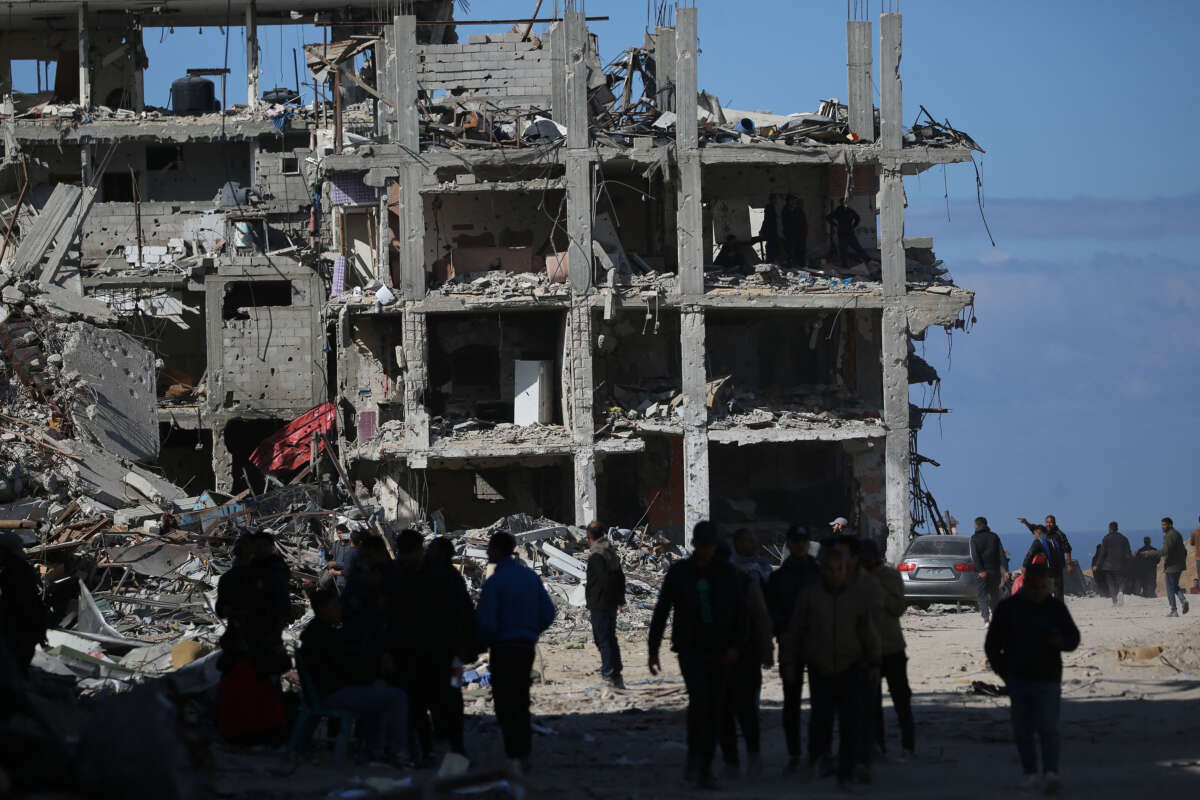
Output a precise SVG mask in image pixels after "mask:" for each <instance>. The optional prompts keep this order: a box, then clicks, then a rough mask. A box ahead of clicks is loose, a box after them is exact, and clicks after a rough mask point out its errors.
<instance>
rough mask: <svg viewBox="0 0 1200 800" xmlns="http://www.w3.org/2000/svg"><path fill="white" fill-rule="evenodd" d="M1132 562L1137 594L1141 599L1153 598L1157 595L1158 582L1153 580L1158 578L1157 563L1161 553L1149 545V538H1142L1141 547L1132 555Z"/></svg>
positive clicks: (1160, 558)
mask: <svg viewBox="0 0 1200 800" xmlns="http://www.w3.org/2000/svg"><path fill="white" fill-rule="evenodd" d="M1134 560H1135V562H1136V566H1135V567H1134V577H1135V579H1136V581H1137V584H1136V585H1137V592H1138V594H1140V595H1141V596H1142V597H1154V596H1155V595H1156V594H1158V586H1156V585H1155V584H1157V583H1158V581H1157V580H1155V579H1156V578H1157V577H1158V562H1159V561H1161V560H1162V553H1160V552H1158V548H1156V547H1155V546H1154V545H1152V544H1150V537H1149V536H1146V537H1143V538H1142V546H1141V547H1139V548H1138V551H1137V553H1135V554H1134Z"/></svg>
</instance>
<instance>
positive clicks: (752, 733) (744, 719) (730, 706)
mask: <svg viewBox="0 0 1200 800" xmlns="http://www.w3.org/2000/svg"><path fill="white" fill-rule="evenodd" d="M761 691H762V666H761V665H760V664H759V662H758V660H757V659H756V658H755V657H754V654H743V655H742V657H741V658H739V659H738V662H737V663H736V664H735V665H734V667H733V671H732V674H731V676H730V680H729V686H728V687H727V689H726V701H725V707H724V708H723V709H722V711H721V756H722V758H723V759H724V760H725V763H726V764H737V763H738V744H737V729H738V726H741V729H742V736H743V737H744V738H745V740H746V755H747V756H756V755H758V753H759V751H760V749H761V745H760V742H761V729H760V727H759V723H758V696H759V692H761Z"/></svg>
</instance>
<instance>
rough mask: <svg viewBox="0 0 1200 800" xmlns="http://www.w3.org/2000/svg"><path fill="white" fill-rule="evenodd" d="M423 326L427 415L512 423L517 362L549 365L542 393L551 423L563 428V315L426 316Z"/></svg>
mask: <svg viewBox="0 0 1200 800" xmlns="http://www.w3.org/2000/svg"><path fill="white" fill-rule="evenodd" d="M426 326H427V330H428V332H429V334H428V341H429V411H430V414H431V415H434V416H444V417H447V418H450V419H455V418H465V417H478V418H479V419H483V420H489V421H492V422H512V421H513V413H514V403H513V401H514V397H515V394H516V362H517V361H548V362H551V363H552V364H553V370H552V371H551V374H550V376H549V378H550V379H549V380H548V381H547V382H546V385H544V386H543V387H542V389H541V390H542V391H546V392H549V393H552V395H553V396H552V398H551V400H550V402H551V403H552V409H551V413H552V418H551V423H552V424H555V425H561V424H563V411H562V397H563V387H562V374H563V361H562V350H563V335H564V330H565V327H566V312H565V311H559V310H556V311H505V312H499V311H497V312H493V313H486V314H429V315H428V317H427V319H426Z"/></svg>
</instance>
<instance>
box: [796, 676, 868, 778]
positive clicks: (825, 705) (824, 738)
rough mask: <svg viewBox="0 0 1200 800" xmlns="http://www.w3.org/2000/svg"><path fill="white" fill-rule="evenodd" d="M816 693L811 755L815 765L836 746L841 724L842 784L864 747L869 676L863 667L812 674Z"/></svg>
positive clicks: (839, 770)
mask: <svg viewBox="0 0 1200 800" xmlns="http://www.w3.org/2000/svg"><path fill="white" fill-rule="evenodd" d="M808 680H809V687H810V691H811V692H812V716H811V718H810V720H809V726H808V758H809V762H810V763H813V764H815V763H816V762H817V761H818V760H819V759H820V758H822V757H823V756H827V755H829V754H830V752H831V751H832V748H833V722H834V719H835V718H836V719H837V723H838V765H837V776H838V782H839V783H846V782H848V781H849V780H850V776H851V774H852V772H853V770H854V765H855V764H856V763H863V762H864V759H863V758H860V757H859V753H858V751H859V749H860V748H861V747H862V733H861V729H862V725H863V699H864V697H865V695H866V694H867V678H866V675H865V674H864V673H863V671H862V670H860V669H848V670H846V671H845V672H838V673H835V674H833V675H819V674H814V673H812V672H810V673H809V676H808Z"/></svg>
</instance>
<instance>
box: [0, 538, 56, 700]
mask: <svg viewBox="0 0 1200 800" xmlns="http://www.w3.org/2000/svg"><path fill="white" fill-rule="evenodd" d="M46 624H47V614H46V606H45V604H44V603H43V602H42V579H41V578H40V577H39V576H38V572H37V569H35V568H34V566H33V565H32V564H30V563H29V561H28V560H27V559H26V558H25V544H24V542H22V541H21V537H20V536H19V535H17V534H15V533H0V636H3V638H4V644H5V645H7V647H8V650H9V652H10V653H12V656H13V659H14V660H15V661H16V663H17V667H18V668H19V669H20V671H21V673H22V674H23V675H24V676H26V677H28V675H29V665H30V664H31V663H32V662H33V653H34V651H35V650H36V649H37V646H38V645H39V644H45V643H46Z"/></svg>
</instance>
